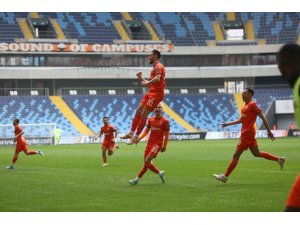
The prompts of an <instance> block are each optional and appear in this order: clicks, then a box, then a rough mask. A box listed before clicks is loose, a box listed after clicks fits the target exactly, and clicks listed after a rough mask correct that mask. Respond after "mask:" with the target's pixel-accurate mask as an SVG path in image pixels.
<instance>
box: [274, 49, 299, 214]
mask: <svg viewBox="0 0 300 225" xmlns="http://www.w3.org/2000/svg"><path fill="white" fill-rule="evenodd" d="M277 64H278V68H279V70H280V72H281V74H282V76H283V78H285V79H286V80H287V81H288V83H289V84H290V86H291V88H293V97H294V109H295V113H294V117H295V119H296V121H297V124H298V129H299V128H300V46H299V45H298V44H295V43H289V44H285V45H283V46H282V47H281V49H280V50H279V52H278V61H277ZM285 211H286V212H300V174H298V176H297V178H296V180H295V182H294V184H293V186H292V188H291V191H290V193H289V196H288V200H287V203H286V208H285Z"/></svg>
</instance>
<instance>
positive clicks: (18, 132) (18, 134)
mask: <svg viewBox="0 0 300 225" xmlns="http://www.w3.org/2000/svg"><path fill="white" fill-rule="evenodd" d="M19 122H20V120H19V119H17V118H16V119H14V121H13V125H14V126H15V131H14V133H15V137H14V142H17V143H16V150H15V154H14V157H13V160H12V164H11V165H10V166H8V167H6V168H7V169H9V170H12V169H14V168H15V163H16V161H17V160H18V157H19V153H20V152H24V153H25V154H26V155H36V154H39V155H41V156H44V153H43V152H42V151H41V150H29V149H28V147H27V142H26V140H25V138H24V137H23V134H24V130H23V128H22V127H21V126H20V125H19Z"/></svg>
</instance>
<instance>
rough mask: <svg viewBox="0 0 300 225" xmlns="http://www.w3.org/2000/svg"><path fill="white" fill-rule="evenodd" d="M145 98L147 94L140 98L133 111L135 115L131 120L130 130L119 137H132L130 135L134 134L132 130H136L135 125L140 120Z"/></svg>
mask: <svg viewBox="0 0 300 225" xmlns="http://www.w3.org/2000/svg"><path fill="white" fill-rule="evenodd" d="M146 99H147V96H146V95H145V96H144V97H143V98H142V100H141V104H140V105H139V107H138V108H137V109H136V111H135V115H134V118H133V120H132V124H131V129H130V132H129V133H127V134H125V135H124V136H122V137H120V138H121V139H129V138H132V136H133V135H134V132H135V130H136V128H137V126H138V124H139V122H140V118H141V115H142V112H143V110H144V105H143V102H144V101H146Z"/></svg>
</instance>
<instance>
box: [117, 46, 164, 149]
mask: <svg viewBox="0 0 300 225" xmlns="http://www.w3.org/2000/svg"><path fill="white" fill-rule="evenodd" d="M160 56H161V54H160V52H159V51H158V50H156V49H154V50H153V51H152V52H151V54H150V56H149V57H148V59H149V62H150V64H153V69H152V70H151V74H150V80H149V81H148V80H145V79H144V78H143V76H142V73H141V72H139V73H137V77H138V79H139V80H140V81H141V85H142V86H145V87H148V88H149V91H148V92H147V93H146V94H145V95H144V96H143V98H142V100H141V102H140V105H139V107H138V108H137V110H136V112H135V116H134V118H133V121H132V125H131V130H130V132H129V133H128V134H126V135H125V136H122V137H120V138H122V139H129V138H130V139H131V140H130V141H129V144H130V143H137V142H138V137H139V135H140V133H141V132H142V131H143V129H144V127H145V125H146V122H147V117H148V115H149V114H150V113H151V112H153V110H154V109H155V108H156V106H157V105H158V104H159V103H160V102H161V101H162V100H163V98H164V89H165V86H166V82H165V76H166V72H165V68H164V66H163V65H162V64H161V63H160V62H159V59H160ZM134 132H135V134H134Z"/></svg>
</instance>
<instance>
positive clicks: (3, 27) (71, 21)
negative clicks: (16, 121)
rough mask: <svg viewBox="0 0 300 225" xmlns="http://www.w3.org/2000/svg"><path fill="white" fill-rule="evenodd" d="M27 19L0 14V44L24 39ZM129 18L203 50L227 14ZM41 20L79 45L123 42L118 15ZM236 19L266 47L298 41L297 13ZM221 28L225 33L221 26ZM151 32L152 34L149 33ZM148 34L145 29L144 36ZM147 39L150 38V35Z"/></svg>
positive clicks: (247, 14)
mask: <svg viewBox="0 0 300 225" xmlns="http://www.w3.org/2000/svg"><path fill="white" fill-rule="evenodd" d="M28 15H29V13H23V12H22V13H18V12H15V13H12V12H11V13H0V41H1V42H13V41H14V39H15V38H23V37H24V34H23V33H22V32H21V29H20V26H19V24H18V19H20V18H27V17H28ZM128 15H130V16H131V18H132V19H133V20H140V21H146V22H148V23H150V24H151V26H152V29H153V30H154V31H155V33H156V34H157V36H158V37H159V39H162V40H170V41H171V42H172V43H173V44H174V45H178V46H195V45H196V46H198V45H199V46H203V45H207V43H206V41H208V40H217V36H216V33H215V32H216V31H215V30H214V26H213V23H215V25H216V24H218V25H220V22H221V21H226V13H225V12H221V13H217V12H210V13H204V12H184V13H179V12H159V13H157V12H141V13H138V12H134V13H130V14H129V13H128ZM39 16H40V17H41V18H43V17H44V18H45V17H49V18H52V19H55V20H56V21H57V23H58V25H59V26H60V29H61V30H62V32H63V33H64V34H65V36H66V38H68V39H78V41H79V42H80V43H112V42H113V40H120V39H121V37H120V34H119V33H118V31H117V30H116V28H115V26H114V24H113V21H121V20H122V19H123V20H124V18H123V16H122V14H121V13H119V12H98V13H85V12H82V13H79V12H57V13H56V12H42V13H39ZM125 18H127V17H125ZM235 18H236V20H237V21H243V22H244V23H245V24H247V22H251V23H252V22H253V29H254V31H253V32H254V34H253V36H254V38H255V39H257V40H260V39H265V40H266V44H276V43H286V42H291V41H295V40H297V37H298V33H299V27H298V23H299V20H300V13H298V12H294V13H293V12H292V13H284V12H280V13H276V12H265V13H263V12H251V13H250V12H237V13H235ZM249 27H250V28H251V26H249ZM220 28H221V29H222V26H221V25H220ZM58 29H59V28H58ZM247 29H248V28H247ZM148 31H149V32H151V31H150V30H149V29H148ZM148 31H147V29H144V31H143V32H148ZM223 32H224V31H223ZM248 32H250V31H248ZM146 36H147V37H151V35H150V33H147V34H146ZM152 38H153V35H152ZM251 38H253V37H251ZM230 43H231V42H229V44H230ZM257 43H258V41H255V40H252V39H251V42H245V43H242V42H240V43H235V42H232V44H233V45H242V44H246V45H249V44H251V45H253V44H257ZM262 43H264V42H262ZM219 45H228V43H221V44H219Z"/></svg>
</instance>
